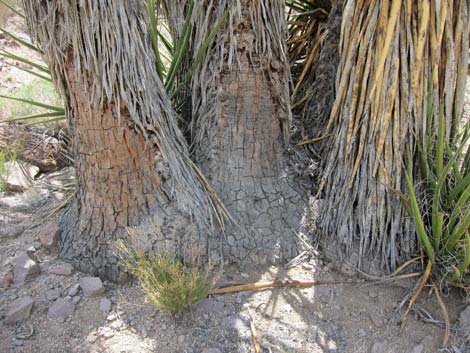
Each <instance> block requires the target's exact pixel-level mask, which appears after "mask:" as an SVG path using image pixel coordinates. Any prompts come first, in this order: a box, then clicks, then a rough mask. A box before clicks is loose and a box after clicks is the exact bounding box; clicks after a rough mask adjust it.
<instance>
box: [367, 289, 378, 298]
mask: <svg viewBox="0 0 470 353" xmlns="http://www.w3.org/2000/svg"><path fill="white" fill-rule="evenodd" d="M378 296H379V293H377V291H376V290H375V289H369V297H371V298H377V297H378Z"/></svg>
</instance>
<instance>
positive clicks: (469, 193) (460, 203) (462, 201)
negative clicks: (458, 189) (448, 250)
mask: <svg viewBox="0 0 470 353" xmlns="http://www.w3.org/2000/svg"><path fill="white" fill-rule="evenodd" d="M468 200H470V185H468V186H467V188H466V189H465V190H464V192H463V193H462V195H460V197H459V199H458V200H457V202H456V203H455V205H454V206H453V207H452V213H451V215H450V217H449V221H448V222H447V227H446V229H447V232H446V240H447V239H448V238H449V236H450V234H451V232H452V230H453V229H454V227H455V224H456V222H457V220H458V219H459V217H460V216H461V215H462V209H463V208H464V206H465V205H468Z"/></svg>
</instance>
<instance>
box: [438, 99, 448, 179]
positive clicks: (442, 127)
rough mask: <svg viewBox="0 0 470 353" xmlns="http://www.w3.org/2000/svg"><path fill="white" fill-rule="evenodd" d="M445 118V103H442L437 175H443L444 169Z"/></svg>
mask: <svg viewBox="0 0 470 353" xmlns="http://www.w3.org/2000/svg"><path fill="white" fill-rule="evenodd" d="M445 130H446V127H445V120H444V104H441V107H440V109H439V127H438V129H437V146H436V175H441V174H442V171H443V169H444V147H445V143H444V134H445Z"/></svg>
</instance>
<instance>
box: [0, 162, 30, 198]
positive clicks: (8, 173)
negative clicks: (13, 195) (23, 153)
mask: <svg viewBox="0 0 470 353" xmlns="http://www.w3.org/2000/svg"><path fill="white" fill-rule="evenodd" d="M4 170H5V172H3V173H2V175H1V176H0V177H1V179H3V180H4V183H5V186H6V187H7V189H9V190H11V191H24V190H26V189H28V188H30V187H31V186H33V179H34V177H35V176H36V175H37V174H38V173H39V168H38V167H36V166H34V165H31V164H28V163H21V164H20V163H19V162H17V161H14V162H6V163H5V164H4Z"/></svg>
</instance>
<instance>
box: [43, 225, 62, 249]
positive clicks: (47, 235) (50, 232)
mask: <svg viewBox="0 0 470 353" xmlns="http://www.w3.org/2000/svg"><path fill="white" fill-rule="evenodd" d="M59 234H60V229H59V225H58V224H57V223H56V222H50V223H48V224H46V225H45V226H44V227H43V228H42V229H41V231H40V232H39V240H40V241H41V243H42V245H44V246H45V247H46V248H48V249H49V250H54V249H56V248H57V241H58V240H59Z"/></svg>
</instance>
